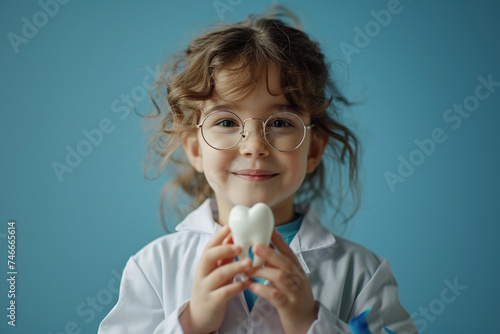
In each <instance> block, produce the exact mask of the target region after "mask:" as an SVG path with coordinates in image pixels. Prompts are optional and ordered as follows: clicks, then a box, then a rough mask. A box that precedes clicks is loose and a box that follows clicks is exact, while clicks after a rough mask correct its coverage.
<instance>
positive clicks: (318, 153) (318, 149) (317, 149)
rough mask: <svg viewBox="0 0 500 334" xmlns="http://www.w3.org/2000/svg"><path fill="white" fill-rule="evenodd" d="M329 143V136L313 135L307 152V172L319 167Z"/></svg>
mask: <svg viewBox="0 0 500 334" xmlns="http://www.w3.org/2000/svg"><path fill="white" fill-rule="evenodd" d="M327 144H328V136H324V135H314V134H313V135H312V136H311V142H310V143H309V152H308V153H307V173H312V172H314V170H315V169H316V167H318V165H319V163H320V162H321V158H322V157H323V153H324V152H325V149H326V145H327Z"/></svg>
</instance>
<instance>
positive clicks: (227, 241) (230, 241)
mask: <svg viewBox="0 0 500 334" xmlns="http://www.w3.org/2000/svg"><path fill="white" fill-rule="evenodd" d="M233 243H234V241H233V235H232V234H229V235H228V236H227V237H226V238H225V239H224V241H222V244H223V245H224V244H233Z"/></svg>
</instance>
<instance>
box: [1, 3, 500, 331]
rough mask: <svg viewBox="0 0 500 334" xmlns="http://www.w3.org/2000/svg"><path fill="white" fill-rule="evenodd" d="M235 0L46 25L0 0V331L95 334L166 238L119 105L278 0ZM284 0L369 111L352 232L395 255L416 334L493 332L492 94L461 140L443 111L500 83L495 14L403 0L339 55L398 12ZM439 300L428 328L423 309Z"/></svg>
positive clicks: (59, 19) (112, 12)
mask: <svg viewBox="0 0 500 334" xmlns="http://www.w3.org/2000/svg"><path fill="white" fill-rule="evenodd" d="M221 1H222V2H224V3H229V2H228V0H221ZM46 2H47V3H48V2H50V1H48V0H47V1H46ZM42 3H45V2H44V0H42ZM231 3H232V5H229V6H230V7H231V10H228V11H226V12H224V13H221V15H219V13H218V12H217V10H216V8H215V7H214V1H211V0H209V1H193V0H188V1H183V2H182V3H181V2H180V1H177V2H174V1H149V0H148V1H125V2H124V1H106V2H104V1H102V2H101V1H70V2H69V3H67V4H64V5H63V4H61V5H60V6H59V9H58V12H57V13H56V14H55V15H54V16H53V17H48V16H47V17H48V20H47V21H48V22H46V24H43V23H45V22H43V14H37V13H38V12H40V11H42V10H43V9H42V7H41V5H40V4H39V3H38V2H37V1H24V2H15V1H5V0H3V1H2V2H1V5H0V35H1V36H2V38H1V40H0V59H1V61H0V108H1V124H0V145H1V153H2V159H0V171H1V173H0V180H1V195H0V196H1V197H0V222H1V224H0V242H1V243H0V249H1V252H0V256H1V258H2V260H1V261H0V263H1V265H0V268H2V269H1V271H2V272H4V274H3V275H1V276H2V277H5V275H6V272H7V266H6V262H7V242H6V236H7V235H6V233H7V222H8V221H9V220H10V219H15V220H16V222H17V225H16V226H17V244H16V245H17V254H16V255H17V258H16V262H17V270H18V273H19V274H18V277H17V296H16V297H17V298H16V303H17V305H18V307H17V326H16V327H15V328H12V327H10V326H7V318H6V316H5V315H6V313H7V311H6V307H7V303H8V299H7V290H8V287H7V285H6V280H5V279H2V280H1V285H0V306H1V309H2V310H3V311H1V312H0V313H1V317H0V319H2V320H1V321H0V332H2V333H54V334H55V333H61V332H64V331H65V328H66V331H70V330H69V329H71V328H72V327H75V328H79V329H81V330H82V333H94V332H96V330H97V327H98V324H99V322H100V320H101V319H102V318H103V317H104V316H105V315H106V313H107V312H108V311H109V310H110V309H111V307H112V306H113V304H114V303H115V302H116V299H117V293H116V287H117V281H116V276H119V273H121V271H122V269H123V267H124V265H125V262H126V261H127V259H128V257H129V256H130V255H132V254H134V253H135V252H136V251H138V250H139V249H140V248H141V247H143V246H144V245H145V244H147V243H148V242H149V241H151V240H153V239H155V238H157V237H159V236H161V235H163V234H164V232H163V230H162V228H161V224H160V220H159V214H158V202H159V195H160V190H161V187H162V185H163V183H164V182H165V180H166V177H164V176H162V177H161V178H160V179H158V180H156V181H148V180H145V179H144V178H143V174H142V166H141V162H142V161H143V157H144V147H145V142H146V135H145V134H144V131H143V129H142V128H141V122H142V119H141V118H140V117H139V116H137V115H136V114H135V113H134V111H133V109H132V108H129V107H127V106H126V104H125V103H124V102H122V101H121V98H122V94H128V95H134V96H135V98H136V99H137V104H136V107H137V110H139V111H147V110H149V108H150V106H151V105H150V104H149V102H148V100H147V99H145V98H143V96H142V95H141V93H142V92H143V91H144V89H142V88H141V87H142V85H143V81H144V82H145V83H146V84H147V83H148V82H151V80H152V76H151V74H150V73H149V71H148V70H147V69H148V68H150V69H155V67H156V65H157V64H158V63H159V62H160V61H161V60H162V59H163V57H165V56H166V55H169V54H171V53H172V52H175V51H176V50H178V49H180V48H183V47H184V46H185V45H186V43H187V42H188V41H189V40H190V39H191V38H193V37H194V36H196V35H197V34H198V33H199V32H200V31H202V30H203V29H204V28H205V27H207V26H209V25H211V24H213V23H218V22H220V21H221V20H223V21H229V22H233V21H237V20H241V19H243V18H244V17H246V15H248V14H250V13H259V12H261V10H262V9H264V8H266V7H267V6H268V5H269V4H270V1H264V0H260V1H249V0H242V1H236V0H233V1H232V2H231ZM280 3H282V4H286V5H289V7H290V8H291V9H292V10H293V11H295V12H296V13H297V14H299V17H300V19H301V20H302V22H303V24H304V28H305V30H306V31H307V32H309V33H310V34H311V36H313V37H314V38H315V39H317V40H319V41H320V42H321V43H322V44H323V45H324V51H325V53H326V54H327V55H328V56H329V57H330V59H332V60H334V68H335V69H336V70H337V73H338V78H339V80H340V83H341V87H342V88H343V89H344V91H345V92H346V94H347V96H348V97H349V98H351V99H354V100H356V99H359V100H364V101H365V103H364V104H363V105H361V106H359V107H355V108H353V109H352V110H351V112H350V113H349V115H348V118H349V120H350V124H351V125H352V126H353V127H354V129H355V131H356V133H357V134H358V135H359V137H360V138H361V140H362V143H363V160H362V164H363V167H362V172H361V178H362V183H363V188H364V191H363V202H362V207H361V209H360V211H359V213H358V215H357V216H356V217H355V218H354V219H353V221H352V222H351V223H350V225H349V228H348V229H347V231H346V233H345V236H346V237H348V238H349V239H351V240H354V241H356V242H359V243H361V244H363V245H365V246H367V247H368V248H370V249H372V250H373V251H375V252H376V253H378V254H379V255H381V256H383V257H386V258H388V259H389V260H390V263H391V265H392V268H393V271H394V274H395V276H396V278H397V280H398V282H399V285H400V298H401V301H402V303H403V305H404V306H405V307H406V308H407V310H408V311H409V312H410V313H415V319H416V320H418V321H419V328H420V329H421V332H425V333H471V332H475V333H478V332H497V331H498V324H497V323H498V314H499V311H500V307H499V303H498V300H499V297H500V289H499V288H498V285H497V284H498V282H500V269H499V266H498V256H499V254H500V243H499V242H498V235H499V233H500V229H499V227H498V222H499V219H498V217H499V214H498V213H499V205H498V201H499V199H500V196H499V192H498V189H499V186H500V179H499V177H498V175H497V172H498V170H500V159H499V149H498V143H499V140H498V128H499V124H500V115H499V112H500V109H499V107H500V87H496V88H495V91H494V92H492V93H491V95H490V96H489V97H488V98H487V99H485V100H484V101H480V105H479V107H478V108H477V110H475V111H473V112H471V115H470V117H468V118H466V119H465V118H464V119H463V120H462V123H461V126H460V127H459V128H457V129H453V128H452V127H451V125H453V124H454V123H449V122H448V123H447V122H446V121H445V120H444V119H443V115H444V114H445V112H446V110H447V109H449V108H451V107H452V106H453V104H455V103H457V104H461V103H463V101H464V100H465V99H466V98H467V97H468V96H470V95H474V93H475V89H476V86H478V85H479V84H480V82H479V81H478V79H477V78H478V76H483V77H484V78H487V77H488V76H489V75H491V76H492V78H493V80H494V81H496V82H498V81H500V65H499V59H500V43H499V39H498V38H499V37H498V36H499V33H500V21H499V20H498V17H499V15H500V5H498V3H497V2H495V1H440V2H436V1H424V0H418V1H416V0H415V1H411V0H401V3H400V7H398V8H402V10H401V12H399V13H398V14H394V15H392V18H391V21H390V22H389V24H387V25H386V26H385V27H381V28H380V31H378V32H377V31H376V30H372V33H371V34H372V35H373V37H371V38H370V42H369V44H368V45H366V46H365V47H363V48H360V49H359V53H354V54H352V55H351V57H350V59H348V58H349V57H346V55H345V54H344V52H342V49H341V47H340V45H341V44H342V43H348V44H350V45H353V46H355V35H356V32H355V30H354V28H355V27H358V28H359V29H361V30H364V29H365V26H366V24H368V27H370V24H369V23H370V22H371V21H374V17H373V16H372V14H370V11H371V10H374V11H376V12H378V11H380V10H382V9H386V8H387V5H388V1H370V2H366V3H359V2H356V4H354V2H347V1H319V0H310V1H307V2H299V1H282V2H280ZM34 15H35V16H36V17H35V19H36V20H38V21H37V22H39V23H40V25H41V27H40V28H38V32H37V33H36V35H35V36H32V37H31V38H29V39H27V43H24V44H20V45H19V46H18V50H17V51H18V52H17V53H16V52H15V48H14V47H13V46H12V44H11V43H10V42H9V38H8V34H9V33H10V32H12V33H15V34H18V35H22V27H23V25H24V24H25V23H24V22H23V17H26V18H27V20H28V21H30V22H33V16H34ZM372 28H373V27H372ZM373 29H374V28H373ZM28 33H29V32H28ZM31 33H33V32H31ZM344 45H345V44H344ZM481 92H483V93H485V92H486V90H484V89H483V90H482V91H481ZM113 103H114V104H115V105H114V107H115V108H113V107H112V105H113ZM118 107H121V109H119V110H120V111H119V112H114V111H117V109H116V108H118ZM106 119H109V121H108V122H110V124H108V127H109V128H108V130H109V131H110V132H109V131H108V132H109V133H106V134H103V137H102V139H101V140H100V143H99V145H94V146H93V147H92V148H91V149H92V151H91V152H90V154H88V155H87V156H85V157H83V158H82V161H81V162H80V163H79V164H78V165H77V166H76V167H75V168H73V170H72V171H71V172H68V173H65V174H63V175H62V177H61V178H62V179H61V180H59V179H58V177H57V176H56V173H55V172H54V170H53V167H52V164H53V162H54V161H57V162H60V163H62V164H65V159H66V155H67V150H66V147H67V146H69V147H70V148H72V149H76V147H77V145H78V144H79V143H81V142H82V141H83V140H85V139H86V137H85V136H84V134H83V133H82V131H84V130H87V131H91V130H92V129H96V128H98V127H99V124H100V122H103V120H104V122H106ZM436 128H441V129H442V130H443V132H444V134H445V136H446V138H447V139H446V141H445V142H444V143H440V144H436V148H435V151H434V152H433V153H432V154H430V155H429V156H426V158H425V161H423V163H422V164H421V165H420V166H417V167H416V168H415V170H414V171H413V173H412V174H411V175H410V176H408V177H407V178H406V180H405V182H404V183H397V184H396V185H395V188H394V191H392V190H391V189H390V187H389V185H388V183H387V181H386V179H385V177H384V173H386V172H387V171H390V172H393V173H397V168H398V165H399V164H400V160H399V156H402V157H403V158H405V159H409V157H410V155H411V154H412V152H414V151H415V150H418V147H417V146H416V144H415V142H414V141H415V139H418V140H423V139H425V138H430V136H431V133H432V131H433V130H434V129H436ZM111 129H112V131H111ZM81 145H83V144H81ZM81 148H82V149H85V148H87V149H89V148H88V147H81ZM415 154H418V153H414V154H413V157H414V158H415V157H417V156H416V155H415ZM417 158H418V157H417ZM172 212H173V211H172ZM455 279H456V280H457V282H458V283H459V284H460V285H465V286H467V288H466V289H465V290H463V291H462V292H461V294H460V295H459V296H457V298H456V299H455V300H454V301H453V302H451V303H449V304H443V303H442V302H439V300H440V298H441V292H442V291H443V289H444V288H445V287H446V285H445V283H444V281H445V280H448V281H450V282H453V281H454V280H455ZM442 305H444V309H443V308H440V306H442ZM429 307H431V310H434V313H435V314H434V315H432V313H431V315H432V317H429V318H428V319H426V318H425V317H424V316H422V315H419V310H420V308H429Z"/></svg>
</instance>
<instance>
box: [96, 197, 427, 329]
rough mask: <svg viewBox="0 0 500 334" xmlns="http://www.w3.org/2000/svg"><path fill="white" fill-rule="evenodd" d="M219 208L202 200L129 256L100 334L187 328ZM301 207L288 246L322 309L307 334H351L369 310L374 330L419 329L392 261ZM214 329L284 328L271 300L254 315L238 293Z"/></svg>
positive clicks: (261, 301)
mask: <svg viewBox="0 0 500 334" xmlns="http://www.w3.org/2000/svg"><path fill="white" fill-rule="evenodd" d="M214 210H215V205H214V200H207V201H205V202H204V203H203V204H202V205H201V206H200V207H199V208H198V209H196V210H195V211H193V212H192V213H191V214H189V215H188V216H187V217H186V218H185V219H184V221H183V222H182V223H180V224H179V225H178V226H177V228H176V230H177V232H175V233H172V234H168V235H165V236H163V237H160V238H158V239H156V240H155V241H153V242H151V243H150V244H148V245H147V246H145V247H144V248H143V249H142V250H140V251H139V252H138V253H137V254H135V255H134V256H132V257H131V258H130V259H129V260H128V262H127V264H126V266H125V269H124V272H123V276H122V281H121V285H120V293H119V298H118V302H117V304H116V305H115V306H114V307H113V309H112V310H111V311H110V313H109V314H108V315H107V316H106V317H105V319H104V320H103V321H102V323H101V324H100V327H99V332H98V333H99V334H126V333H133V334H138V333H140V334H147V333H155V334H160V333H165V334H167V333H168V334H174V333H183V331H182V328H181V326H180V324H179V320H178V319H179V316H180V315H181V313H182V312H183V310H184V309H185V307H186V306H187V303H188V302H189V299H190V297H191V290H192V287H193V278H194V273H195V270H196V267H197V266H198V261H199V260H200V256H201V254H202V252H203V250H204V248H205V245H206V244H207V242H208V241H209V240H210V239H211V238H212V236H213V235H214V233H215V232H216V231H217V230H218V229H219V228H220V225H218V224H217V223H216V222H215V221H214V219H213V216H214V215H215V214H216V212H215V211H214ZM296 210H297V211H299V212H300V211H301V210H303V212H305V217H304V220H303V222H302V225H301V227H300V229H299V231H298V233H297V235H296V236H295V238H294V239H293V240H292V242H291V244H290V248H291V249H292V250H293V252H294V253H295V255H296V256H297V259H298V260H299V262H300V264H301V266H302V268H303V269H304V271H305V272H306V274H307V277H308V279H309V283H310V285H311V288H312V291H313V294H314V298H315V300H316V303H317V305H318V308H319V312H318V319H317V320H316V321H314V323H313V324H312V326H311V328H310V329H309V332H308V333H310V334H313V333H315V334H325V333H351V330H350V329H349V326H348V325H347V322H348V321H349V320H350V319H352V318H353V317H355V316H356V315H358V314H360V313H362V312H364V311H366V310H367V309H370V308H371V309H370V312H369V314H368V316H367V318H366V321H367V323H368V328H369V329H370V331H371V332H372V333H374V334H377V333H384V334H385V333H388V332H386V331H385V329H384V327H386V328H388V329H389V330H391V331H393V332H396V333H398V334H400V333H404V334H411V333H417V330H416V327H415V325H414V323H413V321H412V319H411V317H410V315H409V314H408V313H407V312H406V311H405V309H404V308H403V307H402V306H401V304H400V303H399V300H398V286H397V283H396V281H395V279H394V277H393V275H392V272H391V269H390V267H389V263H388V262H387V261H386V260H384V259H381V258H379V257H378V256H377V255H375V254H374V253H372V252H370V251H369V250H367V249H366V248H364V247H362V246H360V245H358V244H355V243H352V242H350V241H347V240H345V239H343V238H340V237H337V236H334V235H333V234H332V233H330V232H329V231H328V230H327V229H326V228H325V227H323V226H322V225H321V224H320V222H319V220H318V218H317V216H316V214H315V213H314V210H312V209H311V208H309V207H308V206H302V207H300V208H299V207H297V208H296ZM266 284H268V283H266ZM216 333H220V334H226V333H273V334H275V333H284V332H283V329H282V327H281V323H280V319H279V316H278V313H277V311H276V309H275V308H274V307H273V306H272V305H271V304H270V303H269V302H268V301H267V300H265V299H263V298H258V299H257V301H256V302H255V305H254V307H253V308H252V311H251V312H250V313H249V312H248V307H247V304H246V302H245V297H244V295H243V293H241V294H239V295H238V296H236V297H234V298H232V299H231V300H230V301H229V302H228V305H227V309H226V315H225V317H224V322H223V324H222V326H221V328H220V329H219V331H217V332H216ZM363 333H365V332H363Z"/></svg>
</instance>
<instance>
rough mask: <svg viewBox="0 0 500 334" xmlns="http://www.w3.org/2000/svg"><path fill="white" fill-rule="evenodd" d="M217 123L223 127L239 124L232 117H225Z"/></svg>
mask: <svg viewBox="0 0 500 334" xmlns="http://www.w3.org/2000/svg"><path fill="white" fill-rule="evenodd" d="M216 125H218V126H222V127H223V128H232V127H235V126H238V125H237V124H236V122H235V121H233V120H231V119H223V120H220V121H218V122H217V123H216Z"/></svg>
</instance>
